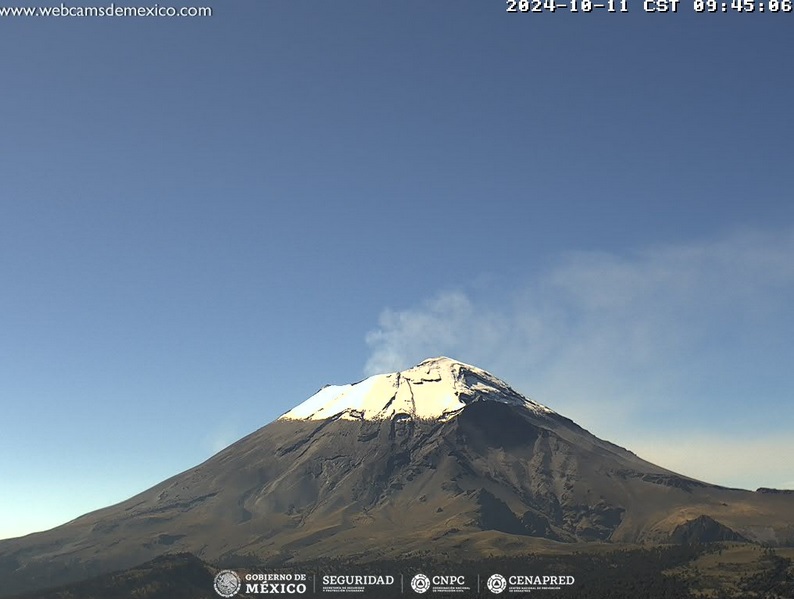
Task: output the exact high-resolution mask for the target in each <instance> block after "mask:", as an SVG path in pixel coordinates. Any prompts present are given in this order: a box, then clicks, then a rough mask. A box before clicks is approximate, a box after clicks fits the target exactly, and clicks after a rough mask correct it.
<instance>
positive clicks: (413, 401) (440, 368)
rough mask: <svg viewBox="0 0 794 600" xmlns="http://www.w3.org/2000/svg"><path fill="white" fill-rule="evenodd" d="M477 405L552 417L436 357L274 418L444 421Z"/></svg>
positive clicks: (467, 368) (332, 391) (483, 375)
mask: <svg viewBox="0 0 794 600" xmlns="http://www.w3.org/2000/svg"><path fill="white" fill-rule="evenodd" d="M481 401H492V402H502V403H504V404H512V405H515V406H522V407H523V408H526V409H528V410H531V411H533V412H535V413H547V414H548V413H553V412H554V411H552V410H551V409H549V408H547V407H545V406H543V405H542V404H538V403H537V402H534V401H532V400H529V399H528V398H525V397H524V396H522V395H521V394H519V393H518V392H516V391H515V390H513V389H512V388H511V387H510V386H509V385H507V384H506V383H505V382H503V381H502V380H501V379H498V378H496V377H494V376H493V375H491V374H490V373H488V372H486V371H483V370H482V369H478V368H477V367H473V366H471V365H467V364H464V363H461V362H458V361H455V360H452V359H450V358H446V357H440V358H431V359H428V360H425V361H422V362H421V363H419V364H418V365H416V366H415V367H413V368H411V369H407V370H405V371H400V372H397V373H389V374H384V375H373V376H372V377H369V378H367V379H365V380H364V381H361V382H359V383H356V384H352V385H351V384H348V385H329V386H326V387H324V388H323V389H321V390H320V391H319V392H317V393H316V394H315V395H314V396H312V397H311V398H309V399H308V400H306V401H305V402H303V403H302V404H299V405H298V406H296V407H295V408H293V409H292V410H290V411H289V412H286V413H284V414H283V415H282V416H281V417H279V418H280V419H283V420H324V419H330V418H333V417H336V418H342V419H346V420H362V419H364V420H370V421H380V420H387V419H391V418H394V417H395V416H397V415H409V416H411V417H413V418H417V419H423V420H441V421H446V420H448V419H450V418H452V417H453V416H455V415H456V414H457V413H459V412H460V411H461V410H463V409H464V408H465V407H466V405H467V404H470V403H472V402H481Z"/></svg>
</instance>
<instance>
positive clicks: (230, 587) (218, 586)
mask: <svg viewBox="0 0 794 600" xmlns="http://www.w3.org/2000/svg"><path fill="white" fill-rule="evenodd" d="M214 587H215V591H216V592H218V595H219V596H221V597H223V598H231V597H232V596H234V595H235V594H236V593H237V592H239V591H240V576H239V575H237V573H235V572H234V571H229V570H226V571H220V572H219V573H218V574H217V575H216V576H215V585H214Z"/></svg>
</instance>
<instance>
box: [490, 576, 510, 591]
mask: <svg viewBox="0 0 794 600" xmlns="http://www.w3.org/2000/svg"><path fill="white" fill-rule="evenodd" d="M485 585H486V586H488V590H490V592H491V593H493V594H501V593H502V592H504V591H505V590H506V589H507V579H505V578H504V576H502V575H500V574H499V573H494V574H493V575H491V576H490V577H489V578H488V581H487V582H486V584H485Z"/></svg>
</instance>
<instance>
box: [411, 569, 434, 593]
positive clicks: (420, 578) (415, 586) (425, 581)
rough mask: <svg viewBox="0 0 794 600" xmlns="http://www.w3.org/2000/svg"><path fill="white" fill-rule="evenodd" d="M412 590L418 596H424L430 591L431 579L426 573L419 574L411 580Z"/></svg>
mask: <svg viewBox="0 0 794 600" xmlns="http://www.w3.org/2000/svg"><path fill="white" fill-rule="evenodd" d="M411 589H412V590H413V591H415V592H416V593H417V594H424V593H425V592H426V591H427V590H429V589H430V578H429V577H428V576H427V575H425V574H424V573H417V574H416V575H414V576H413V578H412V579H411Z"/></svg>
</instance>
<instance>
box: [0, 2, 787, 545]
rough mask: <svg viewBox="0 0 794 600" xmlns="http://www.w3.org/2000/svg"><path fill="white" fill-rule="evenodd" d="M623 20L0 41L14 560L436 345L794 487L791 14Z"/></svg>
mask: <svg viewBox="0 0 794 600" xmlns="http://www.w3.org/2000/svg"><path fill="white" fill-rule="evenodd" d="M629 3H630V13H629V14H627V15H621V14H611V15H610V14H597V13H593V14H589V15H588V14H581V13H580V14H578V15H571V14H565V13H560V12H558V13H555V14H553V15H552V14H544V15H535V14H528V15H527V14H524V15H521V14H519V15H508V14H506V13H505V12H504V4H502V3H500V2H498V1H496V0H487V1H486V0H454V1H452V0H438V1H436V2H427V1H425V0H422V1H419V0H406V1H402V2H385V1H381V0H374V1H373V0H345V1H344V2H342V1H338V2H317V1H310V2H303V3H298V2H294V1H287V0H283V1H280V0H279V1H275V0H255V1H247V0H226V1H224V2H212V3H211V6H213V8H214V15H213V17H211V18H206V19H76V18H72V19H68V18H60V19H58V18H49V19H45V18H39V19H32V18H29V19H21V18H18V19H10V18H6V19H0V57H2V58H0V62H1V64H2V67H0V68H1V69H2V71H1V72H2V84H1V85H2V88H1V89H2V94H0V111H2V114H3V115H4V118H3V119H2V121H0V282H2V284H1V285H0V406H2V409H3V412H2V414H3V418H2V420H0V479H2V481H3V493H2V494H0V537H8V536H13V535H21V534H24V533H27V532H30V531H35V530H40V529H43V528H48V527H51V526H54V525H57V524H59V523H62V522H64V521H66V520H69V519H71V518H74V517H76V516H78V515H79V514H82V513H84V512H87V511H89V510H92V509H95V508H99V507H101V506H104V505H107V504H110V503H113V502H117V501H120V500H123V499H124V498H126V497H128V496H130V495H132V494H134V493H136V492H138V491H141V490H143V489H144V488H146V487H148V486H151V485H153V484H155V483H157V482H159V481H160V480H162V479H164V478H166V477H168V476H170V475H172V474H174V473H176V472H178V471H181V470H184V469H187V468H189V467H191V466H193V465H195V464H197V463H199V462H201V461H202V460H204V459H206V458H207V457H209V456H210V455H211V454H212V453H214V452H215V451H217V450H218V449H220V448H221V447H223V445H226V444H228V443H231V442H233V441H234V440H236V439H238V438H239V437H241V436H243V435H245V434H247V433H249V432H251V431H253V430H255V429H257V428H258V427H260V426H262V425H264V424H266V423H268V422H269V421H271V420H273V419H274V418H276V417H277V416H278V415H279V414H281V413H282V412H284V411H286V410H287V409H289V408H290V407H292V406H294V405H296V404H298V403H299V402H301V401H303V400H304V399H305V398H307V397H308V396H309V395H311V394H312V393H313V392H314V391H316V390H317V389H318V388H319V387H321V386H322V385H324V384H326V383H346V382H350V381H356V380H359V379H361V378H362V377H363V376H365V375H366V374H369V373H371V372H374V371H378V370H392V369H397V368H404V367H408V366H410V365H412V364H414V363H416V362H418V361H419V360H421V359H423V358H425V357H427V356H431V355H439V354H446V355H451V356H455V357H456V358H459V359H461V360H464V361H467V362H473V363H476V364H478V365H479V366H482V367H483V368H486V369H489V370H491V371H493V372H494V373H495V374H496V375H498V376H501V377H502V378H504V379H506V380H508V381H510V382H511V383H512V384H514V386H515V387H517V388H518V389H520V390H521V391H522V392H524V393H526V394H527V395H529V396H531V397H533V398H534V399H536V400H538V401H540V402H543V403H545V404H547V405H549V406H551V407H552V408H554V409H556V410H558V411H559V412H562V413H563V414H566V415H567V416H570V417H572V418H574V419H575V420H577V422H579V423H580V424H582V425H583V426H584V427H586V428H589V429H591V430H592V431H593V432H594V433H596V434H598V435H600V436H603V437H606V438H608V439H610V440H611V441H614V442H616V443H618V444H621V445H624V446H627V447H629V448H632V449H633V450H635V451H637V452H638V453H639V454H641V455H642V456H644V457H647V458H649V459H652V460H655V461H656V462H659V463H660V464H663V465H665V466H668V467H671V468H676V469H678V470H681V471H683V472H685V473H687V474H691V475H694V476H697V477H700V478H702V479H706V480H709V481H713V482H716V483H721V484H725V485H737V486H743V487H749V488H754V487H758V486H760V485H768V486H785V485H789V486H792V487H794V466H792V463H791V461H790V460H789V457H790V456H791V455H792V451H794V442H792V441H791V440H790V439H789V438H790V432H791V430H792V429H793V428H794V408H793V407H792V406H793V403H792V402H791V397H792V390H794V375H793V374H792V370H791V367H790V366H791V364H794V350H792V345H791V339H792V334H793V333H794V317H793V316H792V311H791V308H790V307H791V306H792V301H793V300H794V202H792V199H791V190H792V187H794V186H793V185H792V184H794V169H792V168H791V159H792V156H794V121H793V120H792V118H791V111H790V107H791V106H792V105H794V84H792V81H791V78H790V77H789V71H788V68H787V65H788V64H789V62H790V58H791V56H792V52H793V51H794V43H793V42H792V41H791V35H790V24H791V23H790V21H791V16H790V15H786V14H777V15H773V14H768V13H767V14H764V15H758V14H752V15H751V14H729V15H722V14H716V15H715V14H712V15H696V14H694V13H693V12H692V10H691V8H690V6H689V5H688V4H685V5H682V7H681V8H680V12H679V13H678V14H667V15H660V14H655V15H651V14H645V13H643V11H642V8H641V4H640V3H637V2H635V1H634V0H629ZM9 4H11V3H10V2H8V1H7V0H3V5H9ZM26 4H30V3H26ZM70 4H74V3H70ZM42 5H46V4H45V3H42Z"/></svg>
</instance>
